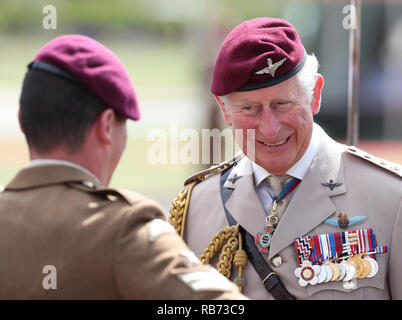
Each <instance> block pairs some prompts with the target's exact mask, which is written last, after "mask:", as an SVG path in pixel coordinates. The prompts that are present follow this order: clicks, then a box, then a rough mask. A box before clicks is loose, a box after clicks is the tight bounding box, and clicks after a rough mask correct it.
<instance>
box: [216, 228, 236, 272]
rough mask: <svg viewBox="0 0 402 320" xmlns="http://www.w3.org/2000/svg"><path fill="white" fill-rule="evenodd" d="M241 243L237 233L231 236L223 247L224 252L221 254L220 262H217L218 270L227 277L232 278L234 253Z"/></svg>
mask: <svg viewBox="0 0 402 320" xmlns="http://www.w3.org/2000/svg"><path fill="white" fill-rule="evenodd" d="M238 245H239V240H238V237H237V234H234V235H232V236H231V237H230V239H229V240H228V242H227V243H226V244H225V245H224V247H223V248H222V253H221V255H220V256H219V262H218V264H217V269H218V271H219V272H220V273H221V274H223V275H224V276H225V277H226V278H228V279H229V278H230V269H231V268H232V261H233V256H234V253H235V252H236V249H237V247H238Z"/></svg>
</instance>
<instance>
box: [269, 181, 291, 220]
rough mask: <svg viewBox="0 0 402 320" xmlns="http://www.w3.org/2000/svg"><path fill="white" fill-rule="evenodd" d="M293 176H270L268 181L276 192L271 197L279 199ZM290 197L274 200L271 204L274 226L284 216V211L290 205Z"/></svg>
mask: <svg viewBox="0 0 402 320" xmlns="http://www.w3.org/2000/svg"><path fill="white" fill-rule="evenodd" d="M291 178H292V177H291V176H289V175H287V174H284V175H281V176H269V177H268V178H267V180H268V182H269V183H270V185H271V186H272V189H273V190H274V193H275V194H270V195H271V198H274V199H278V197H279V195H280V194H281V192H282V191H283V190H284V188H285V186H286V185H287V183H289V181H290V179H291ZM289 202H290V198H289V196H285V197H283V198H282V199H280V200H279V201H276V200H273V201H272V203H271V205H270V211H271V221H270V222H271V224H272V226H273V227H276V226H277V224H278V223H279V220H280V219H281V218H282V215H283V213H284V212H285V210H286V208H287V206H288V205H289Z"/></svg>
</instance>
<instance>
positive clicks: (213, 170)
mask: <svg viewBox="0 0 402 320" xmlns="http://www.w3.org/2000/svg"><path fill="white" fill-rule="evenodd" d="M243 157H244V155H243V154H242V153H238V154H236V155H235V156H234V157H233V158H231V159H229V160H226V161H225V162H222V163H221V164H218V165H216V166H212V167H210V168H208V169H206V170H203V171H200V172H198V173H196V174H195V175H192V176H191V177H189V178H187V179H186V180H185V181H184V185H186V184H189V183H192V182H194V181H197V182H201V181H204V180H205V179H206V178H207V177H208V176H211V175H214V174H217V173H220V172H222V171H225V170H226V169H228V168H230V167H232V166H233V165H236V164H237V162H239V161H240V159H242V158H243Z"/></svg>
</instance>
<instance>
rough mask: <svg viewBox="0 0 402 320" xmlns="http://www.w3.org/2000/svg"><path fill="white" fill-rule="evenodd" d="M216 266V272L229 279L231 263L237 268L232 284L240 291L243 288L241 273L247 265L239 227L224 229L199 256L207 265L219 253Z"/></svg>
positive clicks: (243, 282)
mask: <svg viewBox="0 0 402 320" xmlns="http://www.w3.org/2000/svg"><path fill="white" fill-rule="evenodd" d="M220 250H222V252H221V255H220V256H219V261H218V264H217V269H218V271H219V272H220V273H221V274H222V275H224V276H225V277H227V278H228V279H230V276H231V269H232V262H233V263H234V265H235V267H237V268H238V274H237V277H236V279H235V280H234V283H236V284H237V285H238V286H239V289H240V290H242V289H243V288H244V286H245V279H244V278H243V277H242V271H243V269H244V268H245V267H246V265H247V254H246V251H244V250H243V241H242V235H241V233H240V232H239V226H238V225H236V226H231V227H224V228H223V229H222V230H221V231H219V232H218V233H217V234H216V235H215V237H214V238H213V239H212V240H211V241H210V242H209V243H208V246H207V248H206V249H205V250H204V252H203V253H202V255H201V256H200V260H201V262H202V263H204V264H209V263H210V261H211V260H212V258H213V257H214V256H215V255H216V254H217V253H218V252H219V251H220Z"/></svg>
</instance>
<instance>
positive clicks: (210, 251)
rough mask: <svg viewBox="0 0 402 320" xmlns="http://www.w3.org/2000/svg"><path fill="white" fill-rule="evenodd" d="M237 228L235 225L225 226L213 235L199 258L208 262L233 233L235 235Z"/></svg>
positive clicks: (205, 262)
mask: <svg viewBox="0 0 402 320" xmlns="http://www.w3.org/2000/svg"><path fill="white" fill-rule="evenodd" d="M238 232H239V229H238V227H237V226H231V227H225V228H223V229H222V230H221V231H219V233H218V234H217V235H215V237H214V238H213V239H212V240H211V241H209V243H208V246H207V248H206V249H205V250H204V252H203V253H202V255H201V256H200V260H201V262H202V263H204V264H208V263H209V262H210V261H211V259H212V258H213V257H214V256H215V254H216V253H217V252H219V250H221V249H222V248H223V246H224V245H225V244H226V243H227V241H228V240H229V239H230V238H231V237H232V236H234V235H237V234H238Z"/></svg>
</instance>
